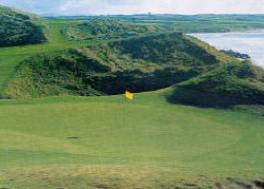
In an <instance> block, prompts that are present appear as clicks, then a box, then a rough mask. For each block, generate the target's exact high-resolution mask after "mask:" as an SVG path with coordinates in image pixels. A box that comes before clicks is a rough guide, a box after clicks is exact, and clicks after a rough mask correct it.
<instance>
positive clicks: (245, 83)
mask: <svg viewBox="0 0 264 189" xmlns="http://www.w3.org/2000/svg"><path fill="white" fill-rule="evenodd" d="M168 100H169V101H170V102H174V103H182V104H189V105H198V106H205V107H229V106H232V105H238V104H256V105H257V104H260V105H264V71H263V69H261V68H257V67H255V66H253V65H251V63H250V62H248V61H244V62H241V63H238V64H227V65H223V66H220V67H219V68H217V69H215V70H213V71H210V72H208V73H206V74H203V75H201V76H198V77H196V78H193V79H191V80H189V81H187V82H183V83H181V84H179V85H176V86H175V87H174V91H173V92H172V94H171V95H169V96H168Z"/></svg>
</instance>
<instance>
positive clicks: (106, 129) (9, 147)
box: [0, 92, 264, 189]
mask: <svg viewBox="0 0 264 189" xmlns="http://www.w3.org/2000/svg"><path fill="white" fill-rule="evenodd" d="M161 94H162V93H160V92H154V93H144V94H138V95H136V99H135V100H133V101H128V100H125V99H124V97H123V96H112V97H54V98H43V99H33V100H10V101H8V100H7V101H5V100H4V101H0V170H1V172H0V188H19V189H24V188H25V189H26V188H27V189H28V188H30V189H31V188H32V189H33V188H34V189H35V188H41V189H42V188H43V189H44V188H74V189H75V188H76V189H77V188H78V189H79V188H101V189H102V188H174V187H180V186H182V185H183V186H186V187H183V188H188V187H190V188H191V186H189V185H191V184H190V183H195V184H198V185H199V186H201V187H202V188H207V187H208V188H210V187H211V186H214V183H215V182H217V181H221V180H224V179H226V178H227V177H235V178H241V179H249V180H251V179H264V178H263V177H264V176H263V175H264V163H263V162H264V150H263V149H264V140H263V138H264V124H263V123H264V118H263V117H261V116H255V115H250V114H247V113H239V112H233V111H230V110H216V109H200V108H194V107H188V106H180V105H172V104H169V103H167V102H166V100H165V98H164V97H162V96H161ZM188 184H189V185H188ZM198 185H197V187H198ZM194 188H195V187H194Z"/></svg>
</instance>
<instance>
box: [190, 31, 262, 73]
mask: <svg viewBox="0 0 264 189" xmlns="http://www.w3.org/2000/svg"><path fill="white" fill-rule="evenodd" d="M190 35H191V36H194V37H196V38H199V39H201V40H203V41H205V42H207V43H209V44H211V45H213V46H215V47H216V48H218V49H224V50H230V49H231V50H234V51H238V52H240V53H245V54H248V55H249V56H250V57H251V59H252V61H253V62H254V64H256V65H258V66H261V67H263V68H264V31H260V32H243V33H242V32H241V33H196V34H190Z"/></svg>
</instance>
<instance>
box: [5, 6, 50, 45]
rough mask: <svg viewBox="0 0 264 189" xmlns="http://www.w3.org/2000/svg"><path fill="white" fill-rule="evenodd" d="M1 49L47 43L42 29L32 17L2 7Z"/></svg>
mask: <svg viewBox="0 0 264 189" xmlns="http://www.w3.org/2000/svg"><path fill="white" fill-rule="evenodd" d="M0 36H1V38H0V47H5V46H15V45H25V44H35V43H41V42H44V41H45V36H44V33H43V31H42V28H41V27H40V26H39V25H37V24H36V23H34V21H33V18H32V17H31V16H30V15H26V14H24V13H21V12H17V11H14V10H12V9H10V8H7V7H3V6H0Z"/></svg>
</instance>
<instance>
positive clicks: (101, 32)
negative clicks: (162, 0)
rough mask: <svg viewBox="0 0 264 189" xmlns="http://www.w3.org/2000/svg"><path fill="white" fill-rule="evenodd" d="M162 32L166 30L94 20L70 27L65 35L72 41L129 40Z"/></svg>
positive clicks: (156, 27) (107, 20)
mask: <svg viewBox="0 0 264 189" xmlns="http://www.w3.org/2000/svg"><path fill="white" fill-rule="evenodd" d="M160 31H165V30H164V29H162V28H161V27H158V26H151V25H136V24H131V23H129V22H125V21H121V20H117V19H110V18H94V19H91V20H88V21H81V22H76V23H75V24H72V25H69V26H68V27H65V28H64V30H63V33H64V34H65V36H66V37H67V38H69V39H70V40H91V39H94V38H97V39H114V38H128V37H133V36H138V35H145V34H147V33H154V32H160Z"/></svg>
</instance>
